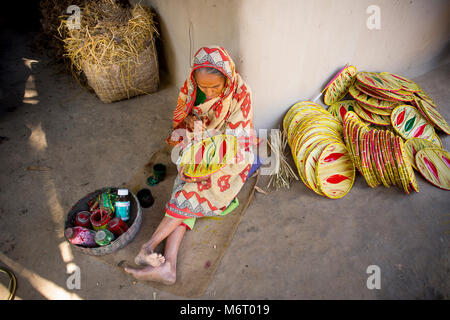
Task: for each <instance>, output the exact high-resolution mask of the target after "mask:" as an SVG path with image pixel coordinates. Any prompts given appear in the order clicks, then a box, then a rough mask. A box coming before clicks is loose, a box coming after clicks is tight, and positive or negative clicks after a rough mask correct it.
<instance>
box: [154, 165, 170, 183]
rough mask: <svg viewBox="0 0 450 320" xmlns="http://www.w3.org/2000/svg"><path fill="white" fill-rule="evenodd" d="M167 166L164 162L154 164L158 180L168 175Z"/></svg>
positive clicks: (155, 175)
mask: <svg viewBox="0 0 450 320" xmlns="http://www.w3.org/2000/svg"><path fill="white" fill-rule="evenodd" d="M166 170H167V168H166V166H165V165H164V164H162V163H157V164H155V165H154V166H153V176H154V177H155V179H156V180H158V181H162V180H163V179H164V177H165V176H166Z"/></svg>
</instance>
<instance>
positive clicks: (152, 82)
mask: <svg viewBox="0 0 450 320" xmlns="http://www.w3.org/2000/svg"><path fill="white" fill-rule="evenodd" d="M83 72H84V74H85V75H86V78H87V80H88V84H89V85H90V86H91V87H92V88H93V89H94V91H95V93H96V94H97V96H98V97H99V98H100V100H101V101H102V102H104V103H111V102H114V101H118V100H122V99H129V98H131V97H134V96H137V95H141V94H150V93H153V92H155V91H156V90H157V89H158V86H159V69H158V56H157V54H156V49H155V42H154V40H153V39H152V40H151V41H149V45H148V46H146V48H145V49H144V50H142V51H141V52H140V53H139V55H138V56H137V57H130V58H129V59H128V61H127V62H126V63H124V64H122V65H121V66H119V65H115V64H114V65H109V66H105V67H99V66H98V65H93V64H89V63H87V62H86V63H84V64H83Z"/></svg>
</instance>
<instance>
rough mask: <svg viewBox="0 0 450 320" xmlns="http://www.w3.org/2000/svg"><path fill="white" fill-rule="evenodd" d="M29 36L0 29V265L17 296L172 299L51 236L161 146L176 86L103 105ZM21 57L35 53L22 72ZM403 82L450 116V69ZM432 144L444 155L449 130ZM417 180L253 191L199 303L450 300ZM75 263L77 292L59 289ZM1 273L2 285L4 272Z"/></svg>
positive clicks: (442, 196) (441, 234) (445, 257)
mask: <svg viewBox="0 0 450 320" xmlns="http://www.w3.org/2000/svg"><path fill="white" fill-rule="evenodd" d="M33 37H34V35H33V34H31V35H25V34H15V33H14V32H8V31H5V32H3V34H2V36H1V37H0V41H1V44H0V48H4V50H5V51H3V53H2V57H1V61H0V66H1V70H0V83H1V92H0V94H1V95H0V99H1V100H0V101H1V111H0V112H1V115H0V136H1V137H6V138H2V140H1V144H0V153H1V158H0V177H1V178H0V179H1V181H0V182H1V183H0V265H2V266H8V267H10V268H11V269H12V270H13V271H14V272H15V273H16V275H17V278H18V290H17V297H18V298H21V299H72V298H74V299H76V298H81V299H180V298H183V297H178V296H175V295H172V294H168V293H166V292H164V291H159V290H156V289H153V288H152V287H151V286H149V285H148V284H145V283H142V282H136V283H134V280H133V279H132V278H131V277H128V276H127V275H125V274H123V273H121V272H120V271H119V270H117V269H116V268H112V267H110V266H108V265H106V264H105V263H103V262H101V261H100V260H98V259H96V258H94V257H91V256H87V255H84V254H81V253H79V252H70V251H69V252H66V251H65V250H64V245H63V244H61V243H64V239H63V237H62V224H63V219H64V216H65V214H66V212H68V210H69V209H70V207H71V206H72V205H73V204H74V203H75V202H76V201H77V200H78V199H79V198H81V197H82V196H84V195H85V194H87V193H88V192H90V191H93V190H96V189H97V188H100V187H103V186H109V185H121V184H122V183H123V182H125V181H127V180H128V179H129V178H130V177H132V176H133V174H134V173H135V172H136V171H137V170H138V169H139V168H141V167H142V166H143V165H144V164H145V163H146V161H147V160H148V158H149V156H150V154H151V153H152V151H154V150H156V149H157V148H159V147H160V146H161V144H162V143H163V138H164V137H165V136H166V135H167V134H168V133H169V128H170V125H171V112H172V111H173V108H174V106H175V102H176V98H177V94H178V89H177V88H175V87H173V86H168V85H163V86H162V88H161V90H160V91H159V92H157V93H155V94H153V95H151V96H141V97H137V98H134V99H131V100H127V101H122V102H118V103H114V104H108V105H105V104H103V103H101V102H100V101H99V100H98V99H97V97H96V96H95V95H94V94H93V93H90V92H88V91H86V90H84V89H82V88H81V87H80V86H79V85H78V84H77V83H76V82H75V81H74V80H73V79H71V78H70V77H69V76H68V75H67V74H64V73H62V72H61V70H60V68H59V67H58V66H55V65H53V64H52V63H51V62H50V61H49V59H47V58H45V57H43V56H41V55H39V54H37V53H35V52H33V51H32V50H31V48H30V43H31V39H32V38H33ZM23 58H26V60H23ZM30 60H37V61H38V62H36V63H32V67H31V69H30V68H28V67H26V64H29V63H30ZM24 62H25V63H26V64H24ZM415 80H416V81H417V82H418V83H419V84H420V85H421V86H422V87H423V88H424V90H425V91H426V92H428V93H429V94H430V95H431V96H432V97H433V98H434V99H435V101H436V102H437V103H438V105H439V107H440V111H441V112H442V114H443V116H444V117H445V118H446V119H447V120H448V121H450V108H449V107H448V101H450V90H449V81H450V65H444V66H441V67H439V68H437V69H435V70H433V71H430V72H429V73H427V74H424V75H422V76H420V77H418V78H417V79H415ZM24 92H26V94H27V98H26V99H25V100H24V99H23V96H24ZM254 94H257V92H255V93H254ZM300 99H301V97H299V100H300ZM24 101H26V102H24ZM255 112H258V107H257V106H255ZM441 138H442V140H443V143H444V145H445V147H446V148H447V149H449V147H450V138H448V137H446V136H445V137H444V136H443V135H441ZM33 167H39V168H41V169H44V170H45V171H36V170H30V169H33ZM27 168H28V170H27ZM416 177H417V179H418V181H419V186H420V193H417V194H411V195H405V194H404V193H403V192H401V191H399V190H398V189H396V188H394V187H391V188H389V189H386V188H384V187H378V188H377V189H370V188H369V187H368V186H367V185H366V183H365V182H364V179H363V178H362V176H360V175H358V176H357V178H356V181H355V184H354V187H353V188H352V190H351V192H350V193H349V194H348V195H347V196H346V197H344V198H343V199H340V200H328V199H326V198H323V197H320V196H318V195H316V194H314V193H313V192H311V191H310V190H308V189H307V188H306V187H305V186H304V185H303V184H302V183H300V182H295V183H293V184H292V187H291V189H290V190H284V191H271V192H270V194H269V195H264V194H256V197H255V200H254V202H253V203H252V204H251V205H250V207H249V208H248V210H247V212H246V214H245V216H244V217H243V219H242V221H241V224H240V225H239V227H238V230H237V232H236V234H235V237H234V240H233V241H232V243H231V245H230V247H229V248H228V250H227V252H226V253H225V255H224V257H223V259H222V261H221V264H220V266H219V268H218V270H217V272H216V274H215V276H214V279H213V280H212V282H211V283H210V286H209V288H208V289H207V291H206V292H205V294H204V295H203V296H202V297H200V298H201V299H448V298H449V297H450V259H449V258H450V254H449V244H450V238H449V235H450V197H449V195H450V194H449V193H448V191H444V190H441V189H438V188H436V187H434V186H432V185H430V184H429V183H427V182H426V181H425V180H424V179H423V178H422V177H421V176H420V174H418V173H417V174H416ZM267 182H268V181H267V178H266V179H262V182H260V184H259V185H260V187H262V188H263V189H267V188H266V186H267ZM73 264H76V265H77V266H78V267H79V268H80V272H81V289H79V290H77V289H73V290H70V289H68V288H67V286H66V280H67V279H68V276H69V274H68V273H67V270H72V269H71V268H72V267H73ZM370 265H377V266H379V267H380V270H381V289H379V290H377V289H375V290H369V289H368V288H367V286H366V281H367V278H368V277H369V276H370V274H367V273H366V270H367V268H368V266H370ZM0 279H1V281H0V282H1V283H2V284H3V289H2V290H3V291H1V292H4V291H5V288H4V286H7V279H6V277H3V276H2V277H0ZM0 288H2V285H0ZM3 296H4V295H2V297H3Z"/></svg>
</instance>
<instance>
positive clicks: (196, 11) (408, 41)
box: [132, 0, 450, 128]
mask: <svg viewBox="0 0 450 320" xmlns="http://www.w3.org/2000/svg"><path fill="white" fill-rule="evenodd" d="M132 2H138V1H132ZM141 4H144V5H148V6H150V7H152V8H153V9H154V11H155V12H156V14H157V18H158V21H159V23H160V29H161V40H162V45H163V48H162V49H163V50H162V54H163V57H164V60H165V65H166V67H167V71H168V72H169V75H170V79H171V80H172V82H173V84H174V85H176V86H181V85H182V84H183V82H184V80H185V78H186V76H187V72H188V70H189V65H190V59H191V56H192V55H193V54H194V53H195V51H196V50H197V49H198V48H199V47H201V46H204V45H211V44H217V45H221V46H223V47H224V48H226V49H227V50H228V51H229V52H230V54H231V56H232V57H233V59H234V61H235V63H236V66H237V70H238V72H240V73H241V75H242V76H243V77H244V79H245V80H246V81H247V82H248V84H249V85H250V87H251V88H252V90H253V103H254V122H255V127H257V128H274V127H277V126H278V125H279V123H280V120H281V119H282V117H283V115H284V113H285V112H286V111H287V110H288V108H289V106H291V105H292V104H294V103H295V102H297V101H300V100H309V99H311V98H313V97H315V96H316V95H317V94H318V93H319V92H320V91H321V89H322V87H323V85H324V84H326V83H327V82H328V80H329V79H330V78H331V77H332V76H333V74H334V73H335V72H336V71H338V70H339V69H340V68H341V67H342V66H343V65H345V64H346V63H350V64H353V65H355V66H356V67H357V68H358V70H359V71H390V72H394V73H399V74H402V75H404V76H407V77H411V78H412V77H415V76H418V75H420V74H422V73H425V72H427V71H429V70H430V69H433V68H435V67H437V66H439V65H442V64H444V63H449V62H450V58H449V56H450V53H449V51H450V48H449V43H450V1H448V0H420V1H419V0H398V1H394V0H372V1H364V0H353V1H351V0H339V1H338V0H240V1H238V0H222V1H218V0H146V1H141ZM374 6H375V7H374ZM377 11H378V12H377ZM377 13H379V15H378V14H377ZM371 28H372V29H371ZM175 100H176V97H174V103H175Z"/></svg>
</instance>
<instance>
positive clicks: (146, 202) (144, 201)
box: [136, 188, 155, 208]
mask: <svg viewBox="0 0 450 320" xmlns="http://www.w3.org/2000/svg"><path fill="white" fill-rule="evenodd" d="M136 196H137V198H138V200H139V204H140V205H141V207H143V208H149V207H151V206H152V205H153V203H154V202H155V199H154V198H153V196H152V192H151V191H150V190H149V189H147V188H144V189H141V190H139V191H138V193H137V194H136Z"/></svg>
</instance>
